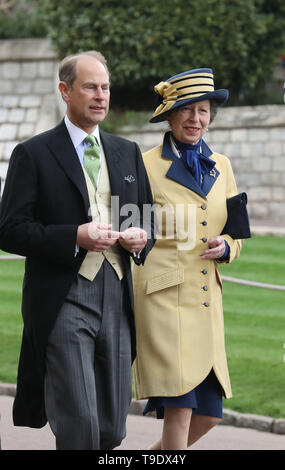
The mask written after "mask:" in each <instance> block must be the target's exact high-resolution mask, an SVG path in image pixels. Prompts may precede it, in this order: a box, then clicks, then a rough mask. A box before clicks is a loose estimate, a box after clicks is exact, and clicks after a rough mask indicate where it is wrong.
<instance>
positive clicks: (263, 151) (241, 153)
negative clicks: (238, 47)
mask: <svg viewBox="0 0 285 470" xmlns="http://www.w3.org/2000/svg"><path fill="white" fill-rule="evenodd" d="M166 129H167V126H166V125H165V124H147V125H145V126H144V127H143V128H142V129H140V131H139V132H138V130H137V129H134V128H132V127H128V128H125V129H123V131H124V133H125V135H127V136H128V138H130V139H132V140H135V141H136V142H137V143H138V144H139V145H140V148H141V149H142V150H147V149H149V148H151V147H154V146H155V145H159V144H160V143H161V141H162V135H163V132H164V131H165V130H166ZM204 138H205V141H206V142H207V143H208V145H209V146H210V148H211V149H212V150H213V151H216V152H219V153H222V154H224V155H227V156H228V157H229V158H230V161H231V164H232V167H233V170H234V173H235V177H236V181H237V186H238V189H239V191H246V193H247V195H248V201H249V202H248V208H249V213H250V215H251V217H252V218H254V219H261V218H262V219H263V220H264V219H268V220H269V221H271V222H272V221H273V222H274V223H276V224H278V225H279V226H280V225H281V226H284V227H285V105H270V106H254V107H250V106H244V107H240V108H238V107H237V108H230V107H228V108H221V109H220V110H219V111H218V115H217V116H216V118H215V120H214V122H213V123H212V124H211V125H210V127H209V131H208V132H207V133H206V135H205V137H204Z"/></svg>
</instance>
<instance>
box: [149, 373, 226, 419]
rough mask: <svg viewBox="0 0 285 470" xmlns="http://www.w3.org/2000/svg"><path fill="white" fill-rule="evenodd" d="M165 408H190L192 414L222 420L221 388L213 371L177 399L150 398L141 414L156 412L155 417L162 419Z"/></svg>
mask: <svg viewBox="0 0 285 470" xmlns="http://www.w3.org/2000/svg"><path fill="white" fill-rule="evenodd" d="M165 407H177V408H192V413H193V414H197V415H203V416H214V417H217V418H222V415H223V388H222V386H221V384H220V382H219V381H218V379H217V377H216V374H215V372H214V371H213V369H212V370H211V372H210V373H209V375H208V376H207V377H206V378H205V380H203V382H201V383H200V384H199V385H197V387H195V388H194V389H193V390H191V391H190V392H188V393H185V395H180V396H179V397H151V398H150V399H149V400H148V402H147V404H146V406H145V409H144V412H143V414H144V415H145V414H147V413H149V412H151V411H156V417H157V418H158V419H162V418H163V417H164V408H165Z"/></svg>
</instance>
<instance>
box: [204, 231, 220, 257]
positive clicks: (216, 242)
mask: <svg viewBox="0 0 285 470" xmlns="http://www.w3.org/2000/svg"><path fill="white" fill-rule="evenodd" d="M225 250H226V244H225V240H224V239H223V237H221V236H218V237H215V238H211V240H209V248H208V250H205V251H204V253H203V254H202V256H201V258H202V259H217V258H221V256H223V254H224V253H225Z"/></svg>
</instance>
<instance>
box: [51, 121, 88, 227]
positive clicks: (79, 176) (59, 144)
mask: <svg viewBox="0 0 285 470" xmlns="http://www.w3.org/2000/svg"><path fill="white" fill-rule="evenodd" d="M49 148H50V150H51V152H52V153H53V155H54V156H55V158H56V159H57V161H58V163H59V164H60V166H61V167H62V168H63V170H64V172H65V173H66V175H67V176H68V178H70V180H71V181H72V182H73V183H74V184H75V186H76V187H77V189H78V190H79V192H80V194H81V195H82V197H83V200H84V206H85V209H86V214H87V216H88V217H89V218H90V214H89V208H90V201H89V197H88V191H87V186H86V180H85V177H84V173H83V169H82V166H81V164H80V161H79V158H78V155H77V153H76V150H75V148H74V146H73V143H72V141H71V139H70V136H69V133H68V130H67V128H66V126H65V124H64V121H62V122H61V123H60V124H59V125H58V126H57V127H56V128H55V129H54V136H53V139H51V140H50V143H49ZM51 185H52V182H51Z"/></svg>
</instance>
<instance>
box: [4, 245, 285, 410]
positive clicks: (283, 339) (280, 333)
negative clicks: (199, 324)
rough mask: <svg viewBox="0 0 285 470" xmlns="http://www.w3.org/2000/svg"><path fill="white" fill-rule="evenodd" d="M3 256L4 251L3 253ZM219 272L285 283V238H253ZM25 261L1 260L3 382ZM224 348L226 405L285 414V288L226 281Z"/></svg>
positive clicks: (12, 364) (17, 322) (15, 351)
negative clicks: (229, 386)
mask: <svg viewBox="0 0 285 470" xmlns="http://www.w3.org/2000/svg"><path fill="white" fill-rule="evenodd" d="M0 254H1V252H0ZM219 269H220V273H221V274H222V275H225V276H232V277H237V278H240V279H247V280H252V281H258V282H264V283H270V284H279V285H280V284H281V285H285V238H282V237H261V236H258V237H253V238H252V239H250V240H247V241H246V242H245V244H244V247H243V250H242V253H241V256H240V258H239V259H238V260H236V261H234V262H233V263H231V264H230V265H220V267H219ZM23 273H24V262H23V261H0V299H1V301H0V381H2V382H10V383H14V382H15V381H16V373H17V363H18V357H19V351H20V342H21V332H22V319H21V314H20V309H21V289H22V278H23ZM223 303H224V316H225V332H226V347H227V356H228V364H229V370H230V377H231V383H232V389H233V398H231V399H229V400H226V401H225V403H224V406H225V407H226V408H228V409H233V410H236V411H241V412H244V413H256V414H260V415H267V416H272V417H275V418H285V400H284V392H285V389H284V384H285V362H284V355H285V348H284V344H285V291H273V290H268V289H260V288H256V287H248V286H243V285H237V284H232V283H229V282H225V281H224V283H223Z"/></svg>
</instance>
